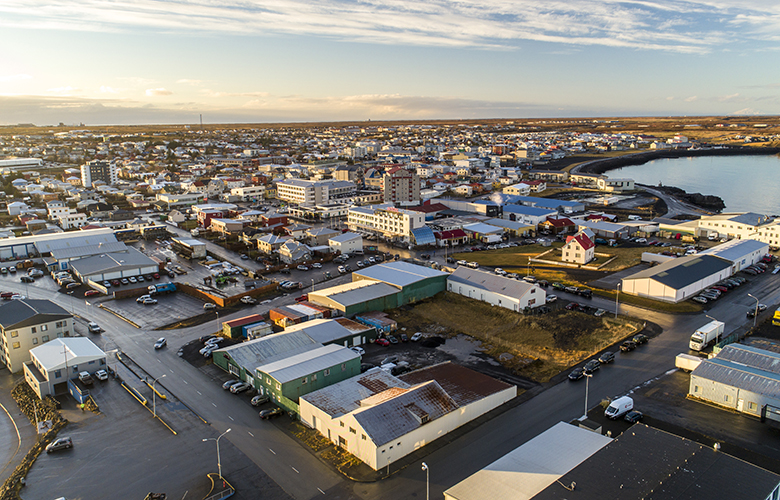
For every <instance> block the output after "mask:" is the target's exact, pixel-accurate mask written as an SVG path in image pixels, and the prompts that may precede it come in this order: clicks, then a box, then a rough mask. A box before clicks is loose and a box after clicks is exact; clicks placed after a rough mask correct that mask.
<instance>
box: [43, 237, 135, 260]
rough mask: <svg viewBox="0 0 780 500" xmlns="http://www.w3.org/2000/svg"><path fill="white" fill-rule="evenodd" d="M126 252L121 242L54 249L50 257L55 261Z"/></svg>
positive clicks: (125, 246)
mask: <svg viewBox="0 0 780 500" xmlns="http://www.w3.org/2000/svg"><path fill="white" fill-rule="evenodd" d="M124 250H127V245H125V244H124V243H123V242H121V241H109V242H101V243H96V244H93V245H84V246H80V247H65V248H56V249H53V250H52V251H51V255H52V257H54V258H55V259H57V260H61V259H70V258H72V257H89V256H90V255H98V254H101V253H107V252H122V251H124Z"/></svg>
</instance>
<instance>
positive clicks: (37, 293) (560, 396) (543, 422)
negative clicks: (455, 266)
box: [3, 255, 780, 500]
mask: <svg viewBox="0 0 780 500" xmlns="http://www.w3.org/2000/svg"><path fill="white" fill-rule="evenodd" d="M435 258H436V259H437V260H443V255H437V256H436V257H435ZM43 279H48V278H43ZM344 281H349V275H345V276H340V277H338V278H337V279H336V280H334V281H333V283H334V284H335V283H336V282H344ZM778 283H780V275H778V276H773V275H771V274H769V273H765V274H763V275H761V276H759V277H754V278H752V279H751V282H750V283H748V284H745V285H743V286H742V287H739V288H736V289H734V290H732V291H730V292H728V295H727V296H726V297H724V298H723V299H721V300H719V301H718V302H716V303H715V305H714V306H713V307H712V308H711V309H710V310H708V311H706V313H707V314H709V315H711V316H713V317H715V318H717V319H719V320H722V321H725V322H726V325H727V332H728V331H730V330H732V329H733V328H735V327H737V326H739V325H742V324H744V323H746V321H747V320H746V317H745V311H746V310H747V309H748V308H749V307H751V306H752V305H754V303H755V302H754V301H753V299H751V298H749V297H747V295H746V294H747V293H752V294H754V295H756V296H757V297H759V298H760V299H761V301H762V302H764V303H766V304H770V305H772V304H776V303H778V302H780V287H778V286H777V285H778ZM3 286H4V287H5V288H7V289H11V290H14V289H16V291H20V292H22V293H26V294H27V295H28V296H30V297H31V298H47V299H50V300H53V301H55V302H57V303H59V304H61V305H62V306H63V307H65V308H66V309H68V310H73V311H74V312H75V313H76V314H78V315H82V316H87V317H88V318H89V319H94V320H95V321H97V322H98V323H100V324H101V326H103V328H104V329H105V333H104V334H103V335H102V336H100V337H94V336H93V337H92V338H93V339H95V341H96V343H98V345H100V346H101V347H102V348H104V349H105V350H110V349H114V348H119V349H121V350H122V351H124V352H126V353H127V354H129V355H130V356H131V357H132V358H133V359H134V360H135V361H136V362H137V363H138V364H139V365H140V366H142V367H143V368H144V369H145V370H146V371H147V372H148V373H149V374H150V375H151V376H153V377H159V376H160V375H163V374H165V375H166V378H165V379H163V380H162V381H161V383H162V384H163V385H164V386H165V387H166V388H167V389H168V390H170V391H171V392H173V393H174V394H175V395H176V396H177V397H178V398H179V399H181V400H182V401H184V402H185V403H187V404H188V405H189V406H190V407H192V408H194V409H195V410H196V411H197V412H198V413H199V414H200V415H202V416H203V417H204V418H205V419H206V420H208V421H209V423H210V425H212V426H213V427H214V429H215V430H216V431H218V432H224V431H225V430H226V429H228V428H231V429H232V432H231V433H230V434H227V435H226V436H225V438H224V439H228V440H230V441H231V442H232V443H233V444H234V445H235V446H236V447H238V448H239V449H240V450H241V451H242V452H243V453H244V454H245V455H246V457H248V458H249V459H250V460H251V461H252V462H254V463H255V464H256V465H257V466H258V467H260V468H261V469H262V470H263V471H265V472H266V473H267V474H268V475H269V476H270V477H271V478H272V479H273V480H274V481H276V482H277V483H278V484H279V485H280V486H281V487H282V488H283V489H284V490H285V491H286V492H287V493H288V494H290V495H291V496H292V497H294V498H296V499H301V500H304V499H311V498H322V497H323V496H325V497H326V498H335V499H342V498H343V499H388V500H390V499H397V498H414V497H420V496H421V495H423V494H424V488H425V475H424V472H422V471H421V470H420V469H419V467H416V466H412V467H409V468H407V469H405V470H403V471H401V472H399V473H398V474H396V475H393V476H392V477H391V478H390V479H388V480H385V481H381V482H377V483H352V482H350V481H347V480H345V479H344V478H343V477H342V476H340V475H339V474H337V473H336V472H334V471H333V470H332V469H330V468H329V467H328V466H326V465H324V464H323V463H321V462H320V461H319V460H318V459H317V458H315V457H314V456H313V455H312V454H311V453H310V452H309V450H308V449H306V448H305V447H304V445H302V444H300V443H298V442H297V441H296V440H295V439H293V438H291V437H290V436H288V435H287V434H285V433H283V432H282V431H280V430H278V429H277V428H276V426H274V425H273V424H269V423H268V422H261V421H259V420H258V418H257V415H256V412H255V411H253V410H251V409H248V408H247V405H246V404H245V403H244V402H243V401H241V400H240V399H239V398H237V397H235V396H234V395H232V394H230V393H228V392H226V391H223V390H222V389H221V387H220V386H219V384H218V383H217V382H216V381H214V380H211V379H210V378H208V377H207V376H205V375H204V374H203V372H201V371H200V370H198V369H196V368H194V367H192V366H191V365H189V364H188V363H186V362H185V361H183V360H181V359H180V358H178V357H177V356H176V351H177V350H178V348H179V347H180V346H181V345H184V344H185V343H187V342H189V341H190V340H192V339H194V338H196V337H199V336H201V335H204V334H207V333H213V331H214V330H215V324H214V323H213V322H210V323H209V324H201V325H197V326H195V327H192V328H186V329H181V330H171V331H167V332H166V336H167V337H168V344H169V347H168V349H164V350H162V351H154V350H153V349H152V344H153V342H154V340H155V339H156V338H157V337H159V336H160V333H159V332H155V331H145V330H139V329H136V328H134V327H133V326H131V325H129V324H128V323H126V322H124V321H122V320H121V319H119V318H117V317H115V316H114V315H112V314H110V313H108V312H106V311H103V310H102V309H99V308H90V310H89V311H87V309H86V305H85V304H84V301H83V300H82V299H79V298H72V297H70V296H67V295H63V294H61V293H58V292H56V291H53V290H44V289H41V288H38V287H36V286H34V285H30V286H25V285H23V284H22V283H19V282H18V281H16V282H13V281H12V280H10V279H8V280H4V281H3ZM559 296H561V298H571V299H574V297H567V294H566V293H565V292H561V293H560V294H559ZM576 300H581V298H579V297H577V299H576ZM289 301H290V300H289V297H288V298H284V297H280V298H277V299H275V300H274V301H272V303H270V304H264V305H260V306H257V307H256V308H255V309H244V310H242V311H240V312H237V313H234V314H231V315H226V316H225V317H221V318H220V319H222V320H230V319H234V318H236V317H240V316H243V315H246V314H248V313H250V312H258V313H262V312H266V311H267V310H268V309H269V308H270V307H273V306H275V305H280V304H284V303H288V302H289ZM589 303H592V305H594V306H597V307H601V308H604V309H606V310H607V311H611V312H614V307H615V304H614V302H613V301H611V300H607V299H604V298H600V297H594V298H593V299H592V300H591V301H590V302H589ZM620 312H621V314H626V315H631V316H635V317H638V318H643V319H645V320H647V321H651V322H654V323H656V324H658V325H659V326H661V328H663V330H664V331H663V333H662V334H661V335H660V336H658V337H656V338H654V339H652V340H651V342H650V343H649V344H648V345H646V346H643V347H641V348H640V349H638V350H636V351H634V352H632V353H627V354H622V353H621V354H620V355H618V357H617V360H616V362H615V363H614V364H612V365H611V366H607V367H604V368H603V369H602V370H600V373H597V374H596V375H595V376H594V377H593V379H592V380H591V382H590V394H591V396H590V398H591V400H590V406H594V405H595V404H597V403H598V402H599V401H600V400H601V399H603V398H606V397H614V396H618V395H621V394H625V393H627V392H629V391H631V390H632V389H633V388H634V387H637V386H639V385H641V384H643V383H645V382H647V381H649V380H652V379H654V378H655V377H658V376H660V375H662V374H664V373H665V372H667V371H668V370H670V369H673V367H674V357H675V355H676V354H677V353H679V352H685V351H686V350H687V342H688V338H689V336H690V334H691V332H693V330H694V329H695V328H696V327H698V326H701V325H702V324H704V323H706V322H708V321H709V320H708V319H707V318H705V317H704V315H703V314H696V315H668V314H664V313H659V312H655V311H649V310H646V309H641V308H637V307H635V306H632V305H627V304H621V305H620ZM81 330H82V331H83V328H82V329H81ZM583 411H584V387H583V385H582V383H581V382H575V383H570V382H568V381H567V382H563V383H560V384H558V385H556V386H554V387H552V388H550V389H548V390H546V391H544V392H542V393H541V394H539V395H537V396H536V397H534V398H533V399H531V400H529V401H528V402H526V403H524V404H522V405H520V406H518V407H516V408H513V409H511V410H509V411H507V412H505V413H503V414H502V415H500V416H499V417H497V418H495V419H494V420H493V421H491V422H490V423H489V424H487V425H483V426H481V427H479V428H477V429H475V430H473V431H471V432H469V433H468V434H466V435H464V436H462V437H460V438H458V439H456V440H454V441H453V442H452V443H450V444H448V445H446V446H443V447H442V448H441V449H439V450H437V451H435V452H433V453H431V454H430V455H429V456H427V457H426V458H425V461H426V463H427V464H428V465H429V466H430V480H431V493H432V498H440V497H441V495H442V492H443V491H444V490H445V489H447V488H449V487H450V486H452V485H454V484H456V483H457V482H459V481H461V480H462V479H464V478H465V477H467V476H468V475H470V474H472V473H474V472H476V471H477V470H479V469H480V468H482V467H484V466H486V465H487V464H489V463H490V462H492V461H494V460H496V459H498V458H499V457H500V456H502V455H503V454H505V453H507V452H508V451H510V450H512V449H514V448H515V447H517V446H519V445H521V444H523V443H524V442H526V441H527V440H529V439H531V438H532V437H534V436H536V435H537V434H539V433H540V432H542V431H544V430H546V429H547V428H549V427H550V426H552V425H554V424H555V423H557V422H558V421H568V420H571V419H573V418H576V417H578V416H579V415H582V413H583ZM211 458H212V457H211V456H210V455H209V456H204V460H211Z"/></svg>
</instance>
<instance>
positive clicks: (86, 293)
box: [84, 290, 100, 297]
mask: <svg viewBox="0 0 780 500" xmlns="http://www.w3.org/2000/svg"><path fill="white" fill-rule="evenodd" d="M93 295H100V292H98V291H97V290H87V291H86V292H84V297H92V296H93Z"/></svg>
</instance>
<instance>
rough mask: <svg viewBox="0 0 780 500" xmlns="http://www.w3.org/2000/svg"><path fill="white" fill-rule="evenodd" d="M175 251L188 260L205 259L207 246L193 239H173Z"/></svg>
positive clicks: (172, 244)
mask: <svg viewBox="0 0 780 500" xmlns="http://www.w3.org/2000/svg"><path fill="white" fill-rule="evenodd" d="M171 247H172V248H173V251H174V252H176V253H178V254H181V255H184V256H185V257H187V258H188V259H205V258H206V244H205V243H204V242H202V241H198V240H196V239H193V238H172V239H171Z"/></svg>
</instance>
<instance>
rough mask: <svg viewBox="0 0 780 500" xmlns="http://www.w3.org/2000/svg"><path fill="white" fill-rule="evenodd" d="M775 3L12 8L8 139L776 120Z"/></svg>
mask: <svg viewBox="0 0 780 500" xmlns="http://www.w3.org/2000/svg"><path fill="white" fill-rule="evenodd" d="M779 49H780V2H778V1H777V0H741V1H739V2H733V1H726V0H689V1H686V0H635V1H610V0H601V1H594V0H534V1H531V0H469V1H467V2H466V1H448V0H415V1H409V0H381V1H379V0H357V1H354V0H317V1H302V0H178V1H169V0H132V1H131V0H3V1H2V2H0V124H16V123H34V124H36V125H56V124H58V123H60V122H62V123H65V124H66V125H71V124H78V123H84V124H87V125H100V124H160V123H170V124H192V123H198V122H199V120H200V116H201V115H202V117H203V122H204V123H262V122H299V121H347V120H405V119H409V120H426V119H475V118H477V119H478V118H539V117H551V118H554V117H595V116H602V117H603V116H699V115H777V114H780V64H777V61H778V60H780V50H779Z"/></svg>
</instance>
